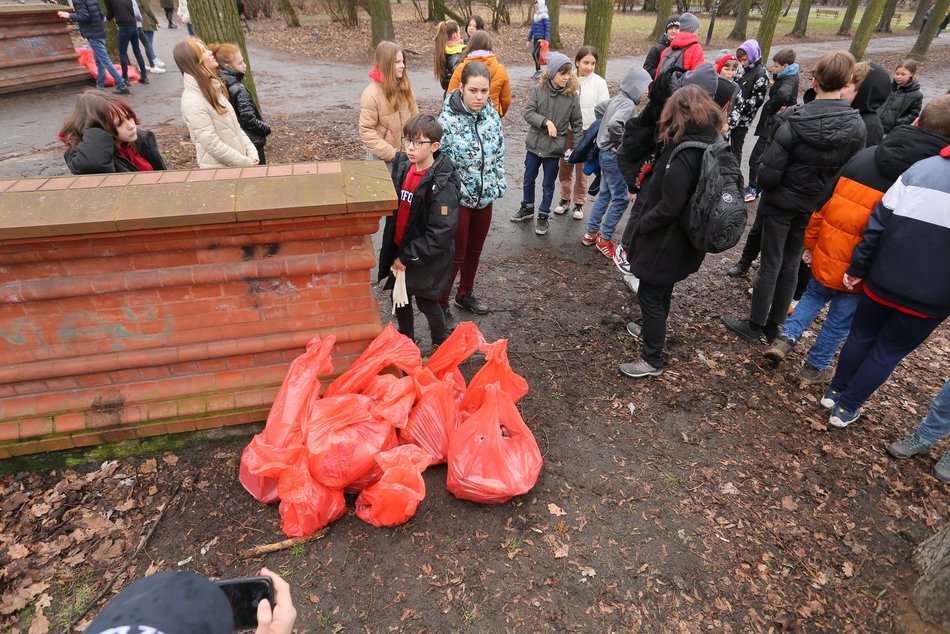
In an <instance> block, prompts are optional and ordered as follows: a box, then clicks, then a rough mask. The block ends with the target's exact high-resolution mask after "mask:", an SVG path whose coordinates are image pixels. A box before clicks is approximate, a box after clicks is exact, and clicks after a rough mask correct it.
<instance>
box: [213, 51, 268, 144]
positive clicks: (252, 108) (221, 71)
mask: <svg viewBox="0 0 950 634" xmlns="http://www.w3.org/2000/svg"><path fill="white" fill-rule="evenodd" d="M218 77H220V78H221V81H223V82H224V85H225V86H227V88H228V100H229V101H230V102H231V105H232V106H233V107H234V113H235V114H236V115H237V118H238V122H239V123H240V124H241V129H242V130H244V132H246V133H247V137H248V138H249V139H250V140H251V143H255V144H258V145H262V144H263V143H264V142H265V141H266V140H267V136H268V135H269V134H270V126H269V125H267V124H266V123H264V121H263V119H261V111H260V110H258V109H257V104H256V103H254V98H253V97H251V93H250V92H248V90H247V87H246V86H245V85H244V84H243V81H244V73H242V72H241V71H239V70H235V69H233V68H229V67H227V66H219V67H218Z"/></svg>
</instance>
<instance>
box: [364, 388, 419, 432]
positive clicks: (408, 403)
mask: <svg viewBox="0 0 950 634" xmlns="http://www.w3.org/2000/svg"><path fill="white" fill-rule="evenodd" d="M383 376H386V375H383ZM377 378H382V377H377ZM392 379H393V380H392V381H379V382H378V383H377V384H376V389H374V390H370V391H364V392H363V393H364V394H366V395H367V396H369V397H370V398H372V399H373V400H374V401H376V409H375V410H374V413H375V414H376V416H378V417H380V418H382V419H384V420H387V421H389V423H390V424H391V425H392V426H393V427H396V428H397V429H399V428H402V427H405V426H406V423H407V422H408V421H409V410H411V409H412V404H413V403H414V402H415V400H416V384H415V382H414V381H413V379H412V377H411V376H404V377H402V378H401V379H397V378H396V377H392Z"/></svg>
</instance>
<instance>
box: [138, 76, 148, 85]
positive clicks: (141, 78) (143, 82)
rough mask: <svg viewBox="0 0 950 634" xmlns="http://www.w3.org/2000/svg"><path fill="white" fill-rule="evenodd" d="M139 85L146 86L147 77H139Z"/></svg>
mask: <svg viewBox="0 0 950 634" xmlns="http://www.w3.org/2000/svg"><path fill="white" fill-rule="evenodd" d="M139 83H140V84H147V83H148V77H139Z"/></svg>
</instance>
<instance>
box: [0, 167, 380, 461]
mask: <svg viewBox="0 0 950 634" xmlns="http://www.w3.org/2000/svg"><path fill="white" fill-rule="evenodd" d="M395 205H396V198H395V192H394V191H393V187H392V184H391V182H390V181H389V179H388V175H387V173H386V171H385V166H384V165H383V164H382V163H375V164H372V163H368V164H363V163H356V162H354V163H342V164H340V163H322V164H303V165H294V166H268V167H257V168H249V169H244V170H241V169H231V170H225V169H222V170H200V171H191V172H188V171H184V172H165V173H151V174H138V175H132V174H120V175H111V176H92V177H88V176H87V177H62V178H53V179H30V180H22V181H3V182H0V359H3V363H2V364H0V458H5V457H10V456H15V455H24V454H29V453H34V452H39V451H50V450H58V449H63V448H69V447H79V446H86V445H91V444H96V443H101V442H109V441H115V440H124V439H130V438H135V437H145V436H153V435H157V434H164V433H174V432H182V431H192V430H195V429H204V428H208V427H217V426H223V425H232V424H241V423H247V422H254V421H261V420H264V419H265V418H266V416H267V412H268V411H269V408H270V404H271V402H272V401H273V398H274V395H275V394H276V392H277V389H278V387H279V386H280V383H281V381H282V380H283V377H284V374H285V373H286V370H287V367H288V365H289V363H290V361H291V360H292V359H293V358H294V357H296V356H297V355H298V354H300V353H301V352H302V351H303V350H304V346H305V344H306V342H307V341H309V340H310V339H311V338H312V337H314V336H316V335H320V336H326V335H329V334H334V335H336V337H337V347H336V351H335V356H334V371H335V373H339V372H341V371H343V370H344V369H345V368H346V366H348V365H349V363H350V362H351V361H352V360H353V359H354V358H355V357H356V356H358V355H359V353H360V352H362V350H363V349H364V348H365V347H366V345H367V343H368V342H369V341H370V340H371V339H372V338H373V337H374V336H376V334H378V332H379V330H380V322H379V311H378V308H377V306H376V302H375V301H374V299H373V297H372V294H371V290H370V269H371V268H372V267H373V265H374V263H375V254H374V253H373V249H372V243H371V239H370V235H371V234H372V233H374V232H375V231H376V228H377V226H378V222H379V217H380V216H381V215H383V214H386V213H389V211H390V210H391V209H393V208H394V207H395Z"/></svg>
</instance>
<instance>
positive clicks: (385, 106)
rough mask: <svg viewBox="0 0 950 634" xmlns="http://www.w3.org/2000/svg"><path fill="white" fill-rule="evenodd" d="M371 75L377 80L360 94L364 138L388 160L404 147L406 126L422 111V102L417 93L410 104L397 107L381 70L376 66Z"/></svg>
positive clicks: (369, 148) (377, 156)
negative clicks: (388, 91)
mask: <svg viewBox="0 0 950 634" xmlns="http://www.w3.org/2000/svg"><path fill="white" fill-rule="evenodd" d="M369 76H370V78H371V79H372V80H373V81H372V82H370V84H369V86H367V87H366V88H365V89H364V90H363V94H361V95H360V122H359V128H360V140H361V141H362V142H363V146H364V147H365V148H366V149H367V150H369V152H370V153H372V154H373V156H375V157H376V158H378V159H379V160H381V161H387V162H388V161H391V160H393V158H394V157H395V156H396V151H397V150H399V149H400V148H401V147H402V129H403V128H404V127H405V126H406V122H407V121H409V119H411V118H412V117H413V116H414V115H417V114H419V106H418V105H417V104H416V97H415V95H413V96H412V100H411V103H410V104H409V105H408V106H403V107H402V108H400V109H399V110H396V109H395V108H393V106H392V105H391V104H390V103H389V99H387V98H386V91H385V90H383V83H382V82H383V76H382V75H381V74H380V73H379V70H378V69H376V68H374V69H373V70H371V71H370V72H369Z"/></svg>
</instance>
